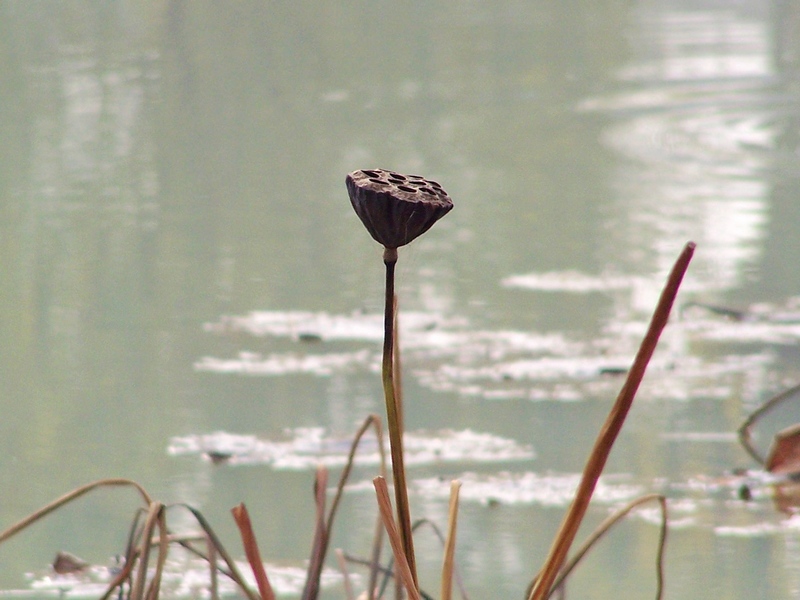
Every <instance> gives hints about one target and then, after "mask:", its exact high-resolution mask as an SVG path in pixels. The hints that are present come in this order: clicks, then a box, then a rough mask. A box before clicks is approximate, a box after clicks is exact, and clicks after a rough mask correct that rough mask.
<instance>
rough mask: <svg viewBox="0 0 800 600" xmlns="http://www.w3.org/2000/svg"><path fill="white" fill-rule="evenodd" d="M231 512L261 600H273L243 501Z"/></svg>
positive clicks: (273, 595) (272, 593)
mask: <svg viewBox="0 0 800 600" xmlns="http://www.w3.org/2000/svg"><path fill="white" fill-rule="evenodd" d="M231 513H233V519H234V520H235V521H236V525H237V526H238V527H239V533H240V535H241V537H242V545H243V546H244V553H245V556H247V562H249V563H250V568H251V569H253V575H254V576H255V578H256V585H257V586H258V591H259V593H260V594H261V600H275V593H274V592H273V591H272V586H271V585H270V583H269V578H268V577H267V572H266V571H265V570H264V563H263V562H262V561H261V552H260V551H259V549H258V542H257V541H256V536H255V534H254V533H253V526H252V524H251V523H250V515H249V514H248V513H247V507H245V505H244V503H241V504H239V506H235V507H234V508H232V509H231Z"/></svg>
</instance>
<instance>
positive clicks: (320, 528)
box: [301, 415, 386, 600]
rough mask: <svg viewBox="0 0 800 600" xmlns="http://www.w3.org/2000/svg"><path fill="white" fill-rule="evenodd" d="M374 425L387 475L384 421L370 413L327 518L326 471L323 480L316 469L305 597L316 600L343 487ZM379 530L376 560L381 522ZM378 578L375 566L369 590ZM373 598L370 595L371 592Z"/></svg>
mask: <svg viewBox="0 0 800 600" xmlns="http://www.w3.org/2000/svg"><path fill="white" fill-rule="evenodd" d="M370 427H371V428H373V429H374V430H375V436H376V438H377V442H378V452H379V454H380V473H381V475H382V476H384V477H385V475H386V452H385V450H384V448H383V432H382V428H381V421H380V418H379V417H378V416H377V415H368V416H367V418H366V419H364V422H363V423H362V424H361V427H359V429H358V431H357V432H356V434H355V436H354V438H353V442H352V443H351V444H350V451H349V453H348V455H347V461H346V462H345V466H344V469H343V470H342V474H341V475H340V476H339V482H338V484H337V486H336V493H335V494H334V497H333V501H332V502H331V507H330V510H329V511H328V515H327V517H326V516H325V491H326V488H327V471H325V473H324V478H325V480H324V481H322V480H321V477H322V476H323V475H322V474H321V472H320V471H318V472H317V479H316V484H315V494H314V496H315V505H316V507H317V520H316V527H315V533H314V542H313V543H312V550H311V560H310V561H309V567H308V574H307V576H306V583H305V588H304V589H303V594H302V596H301V597H302V598H303V600H316V598H317V596H318V595H319V589H320V585H319V583H320V579H321V577H322V567H323V564H324V561H325V556H326V555H327V551H328V546H329V543H330V536H331V531H332V529H333V521H334V519H335V517H336V513H337V511H338V508H339V503H340V502H341V499H342V495H343V494H344V487H345V484H346V483H347V480H348V479H349V477H350V473H351V472H352V470H353V464H354V462H355V456H356V450H357V449H358V446H359V444H360V443H361V439H362V438H363V437H364V434H365V433H366V432H367V431H368V430H369V429H370ZM376 531H377V532H378V533H377V534H376V548H375V550H374V552H373V554H374V560H375V562H376V563H377V562H378V561H379V560H380V546H381V545H382V544H381V537H382V531H383V528H382V527H381V526H380V522H378V524H377V528H376ZM376 581H377V570H376V569H375V568H373V569H371V571H370V584H369V585H370V590H374V588H375V583H376ZM369 597H370V598H372V596H371V595H369Z"/></svg>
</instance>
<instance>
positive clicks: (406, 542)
mask: <svg viewBox="0 0 800 600" xmlns="http://www.w3.org/2000/svg"><path fill="white" fill-rule="evenodd" d="M383 262H384V264H385V265H386V306H385V310H384V322H383V328H384V337H383V369H382V372H383V395H384V398H385V400H386V418H387V421H388V429H389V447H390V449H391V455H392V478H393V480H394V495H395V503H396V504H397V521H398V523H399V530H400V538H401V540H402V542H403V551H404V553H405V555H406V560H407V561H408V565H409V567H411V575H412V577H413V578H414V583H417V567H416V562H415V560H414V542H413V540H412V537H411V512H410V510H409V506H408V488H407V487H406V471H405V466H404V464H403V422H402V418H401V412H400V407H399V405H398V401H397V397H396V394H395V390H396V389H397V388H396V386H395V380H394V335H395V333H394V324H395V318H394V311H395V302H394V267H395V264H396V263H397V249H396V248H386V249H385V250H384V252H383Z"/></svg>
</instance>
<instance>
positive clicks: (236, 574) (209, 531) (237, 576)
mask: <svg viewBox="0 0 800 600" xmlns="http://www.w3.org/2000/svg"><path fill="white" fill-rule="evenodd" d="M177 506H181V507H183V508H185V509H186V510H188V511H189V512H190V513H192V515H193V516H194V518H195V519H196V520H197V522H198V523H199V524H200V527H201V528H202V529H203V531H204V532H205V533H206V535H207V536H208V537H209V539H211V541H212V542H213V544H214V546H215V547H216V549H217V552H218V553H219V555H220V556H221V557H222V560H224V561H225V564H226V565H227V566H228V572H225V571H222V572H223V573H224V574H225V575H227V576H228V577H230V578H231V579H232V580H233V581H234V583H236V585H238V586H239V588H240V589H241V590H242V592H244V594H245V595H246V596H247V598H248V600H259V597H258V595H257V594H256V593H255V592H254V591H253V590H251V589H250V588H249V586H248V585H247V583H246V582H245V580H244V577H243V576H242V574H241V572H240V571H239V569H238V568H237V566H236V562H235V561H234V560H233V557H231V555H230V554H229V553H228V551H227V550H226V549H225V546H223V545H222V542H221V541H220V539H219V536H218V535H217V534H216V532H215V531H214V529H213V528H212V527H211V525H210V524H209V523H208V521H207V520H206V518H205V517H204V516H203V514H202V513H201V512H200V511H199V510H197V509H196V508H193V507H191V506H189V505H188V504H178V505H177ZM193 552H195V553H198V552H197V550H194V549H193Z"/></svg>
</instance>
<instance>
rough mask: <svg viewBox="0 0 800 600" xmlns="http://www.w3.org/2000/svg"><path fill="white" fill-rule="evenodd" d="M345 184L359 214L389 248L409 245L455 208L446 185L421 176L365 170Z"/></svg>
mask: <svg viewBox="0 0 800 600" xmlns="http://www.w3.org/2000/svg"><path fill="white" fill-rule="evenodd" d="M345 182H346V184H347V192H348V193H349V194H350V202H351V203H352V205H353V209H354V210H355V211H356V214H357V215H358V217H359V218H360V219H361V222H362V223H364V226H365V227H366V228H367V231H369V233H370V235H371V236H372V237H373V238H374V239H375V240H376V241H377V242H379V243H381V244H383V245H384V247H386V248H399V247H400V246H405V245H406V244H408V243H409V242H410V241H411V240H413V239H415V238H417V237H419V236H420V235H422V234H423V233H425V232H426V231H428V229H430V228H431V227H432V226H433V224H434V223H436V221H438V220H439V219H441V218H442V217H443V216H444V215H446V214H447V213H448V212H450V210H451V209H452V208H453V201H452V200H451V199H450V196H448V195H447V192H445V191H444V189H443V188H442V186H441V185H439V184H438V183H437V182H435V181H430V180H428V179H425V178H424V177H421V176H420V175H402V174H400V173H396V172H394V171H388V170H386V169H361V170H358V171H353V172H352V173H350V174H348V175H347V178H346V180H345Z"/></svg>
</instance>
